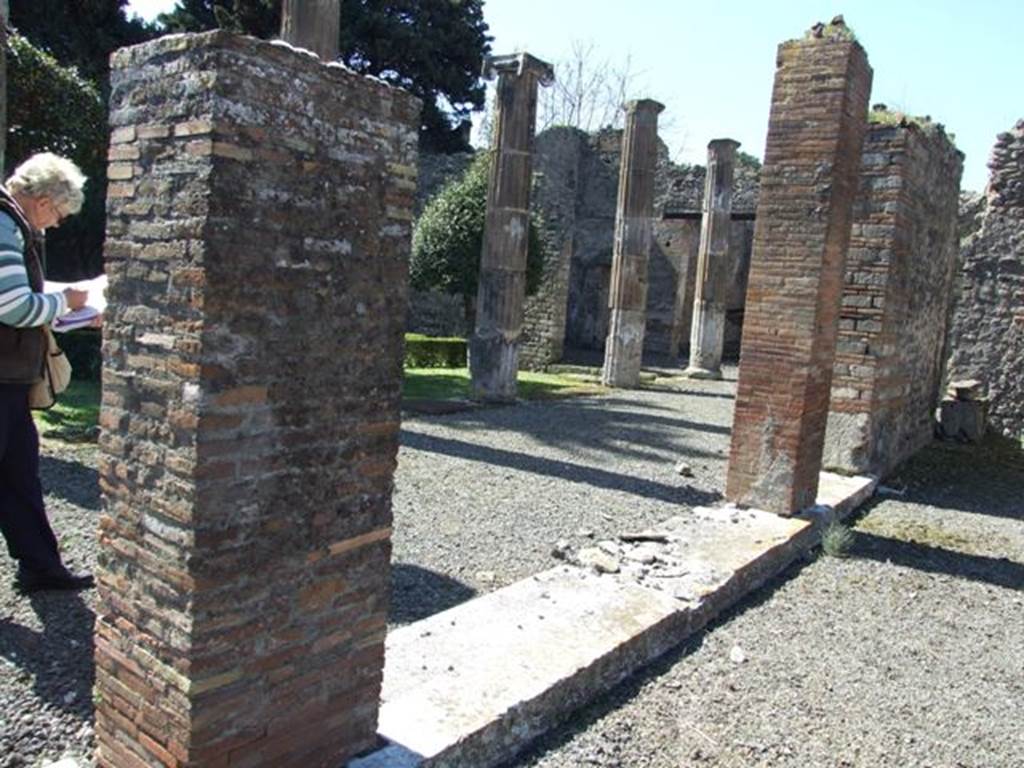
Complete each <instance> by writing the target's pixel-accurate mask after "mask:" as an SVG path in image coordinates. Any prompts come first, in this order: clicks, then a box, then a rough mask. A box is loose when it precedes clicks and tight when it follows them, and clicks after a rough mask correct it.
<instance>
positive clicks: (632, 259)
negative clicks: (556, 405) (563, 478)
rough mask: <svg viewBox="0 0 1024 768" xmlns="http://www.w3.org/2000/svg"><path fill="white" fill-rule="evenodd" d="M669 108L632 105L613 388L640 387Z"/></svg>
mask: <svg viewBox="0 0 1024 768" xmlns="http://www.w3.org/2000/svg"><path fill="white" fill-rule="evenodd" d="M664 108H665V106H664V105H663V104H659V103H658V102H657V101H653V100H651V99H640V100H637V101H631V102H629V103H627V104H626V130H625V131H624V133H623V135H622V161H621V165H620V166H619V197H618V205H617V207H616V210H615V241H614V251H613V254H612V275H611V285H610V287H609V290H608V307H609V308H610V310H611V316H610V318H609V322H608V340H607V342H606V343H605V347H604V366H603V368H602V369H601V381H602V383H604V384H605V385H607V386H610V387H635V386H636V385H637V384H638V383H639V381H640V364H641V359H642V357H643V351H644V326H645V325H646V323H647V259H648V257H649V255H650V252H651V238H652V233H653V231H654V221H653V219H652V216H653V213H654V166H655V163H656V161H657V153H658V114H659V113H660V112H661V111H662V110H663V109H664Z"/></svg>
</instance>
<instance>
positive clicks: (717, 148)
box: [708, 139, 740, 155]
mask: <svg viewBox="0 0 1024 768" xmlns="http://www.w3.org/2000/svg"><path fill="white" fill-rule="evenodd" d="M739 148H740V142H738V141H736V139H712V140H711V141H709V142H708V154H709V155H710V154H712V153H714V154H722V153H724V152H730V151H732V152H735V151H736V150H737V149H739Z"/></svg>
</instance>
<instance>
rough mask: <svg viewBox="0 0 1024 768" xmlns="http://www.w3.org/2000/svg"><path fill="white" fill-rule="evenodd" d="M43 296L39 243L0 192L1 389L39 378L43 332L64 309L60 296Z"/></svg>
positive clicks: (19, 212)
mask: <svg viewBox="0 0 1024 768" xmlns="http://www.w3.org/2000/svg"><path fill="white" fill-rule="evenodd" d="M42 290H43V270H42V265H41V264H40V260H39V248H38V243H37V242H35V238H34V236H33V232H32V229H31V227H30V225H29V223H28V221H27V220H26V218H25V214H24V211H22V210H21V207H20V206H19V205H18V204H17V202H15V201H14V199H13V198H12V197H11V196H10V195H9V194H8V193H7V190H6V189H4V188H3V187H0V383H3V384H32V383H34V382H36V381H38V380H39V379H40V378H41V377H42V374H43V361H44V358H45V354H46V344H47V339H46V335H45V334H44V333H43V329H42V326H43V325H45V324H46V323H49V322H50V321H52V320H53V319H54V318H55V317H56V316H57V315H59V314H61V313H62V312H63V311H64V310H65V309H66V308H67V301H66V300H65V298H64V294H63V293H60V294H50V295H46V294H43V293H42Z"/></svg>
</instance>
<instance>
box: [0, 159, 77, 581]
mask: <svg viewBox="0 0 1024 768" xmlns="http://www.w3.org/2000/svg"><path fill="white" fill-rule="evenodd" d="M84 184H85V176H83V175H82V172H81V171H80V170H79V169H78V167H77V166H76V165H75V164H74V163H72V162H71V161H70V160H66V159H64V158H62V157H58V156H57V155H53V154H50V153H48V152H46V153H42V154H38V155H34V156H32V157H31V158H29V159H28V160H26V161H25V162H24V163H22V164H21V165H20V166H18V168H17V169H16V170H15V171H14V174H13V175H12V176H11V178H10V179H8V180H7V184H6V188H0V530H2V531H3V534H4V538H5V539H6V540H7V549H8V551H9V552H10V553H11V557H13V558H14V559H16V560H17V561H18V575H17V578H16V581H15V587H17V588H18V589H19V590H21V591H22V592H33V591H36V590H40V589H83V588H86V587H91V586H92V583H93V579H92V576H90V575H79V574H74V573H72V572H71V571H69V570H68V569H67V568H66V567H65V566H64V564H63V562H61V558H60V552H59V550H58V548H57V539H56V537H55V536H54V535H53V531H52V530H51V529H50V524H49V521H48V520H47V519H46V509H45V508H44V506H43V488H42V484H41V483H40V481H39V436H38V435H37V433H36V428H35V424H34V423H33V421H32V415H31V413H30V412H29V407H28V391H29V387H30V386H31V385H32V384H33V383H34V382H36V381H38V380H39V379H40V378H41V376H42V369H43V362H44V357H43V355H44V350H45V349H46V340H45V334H44V332H43V329H42V326H44V325H46V324H48V323H50V322H51V321H52V320H53V319H54V318H56V317H57V316H58V315H60V314H62V313H63V312H66V311H68V310H71V309H79V308H80V307H82V306H83V305H84V304H85V301H86V298H87V296H86V292H85V291H78V290H74V289H67V290H65V291H63V292H62V293H43V269H42V263H41V259H40V247H39V245H40V244H39V239H38V237H39V233H41V232H42V231H43V230H46V229H49V228H50V227H56V226H57V225H58V224H60V223H61V221H62V220H64V219H65V218H67V217H68V216H70V215H72V214H74V213H77V212H78V211H79V210H80V209H81V207H82V186H83V185H84Z"/></svg>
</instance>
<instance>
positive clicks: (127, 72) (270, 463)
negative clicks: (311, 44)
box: [96, 32, 419, 768]
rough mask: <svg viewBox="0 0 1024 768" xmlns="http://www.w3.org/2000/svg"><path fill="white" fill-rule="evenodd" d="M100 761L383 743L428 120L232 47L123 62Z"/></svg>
mask: <svg viewBox="0 0 1024 768" xmlns="http://www.w3.org/2000/svg"><path fill="white" fill-rule="evenodd" d="M111 84H112V95H111V110H112V111H111V123H112V129H113V134H112V139H111V141H112V143H111V147H110V159H111V164H110V179H111V184H110V189H109V200H108V225H107V227H108V228H107V245H106V254H105V256H106V265H107V271H108V274H109V277H110V290H109V299H110V309H109V313H108V315H107V318H106V326H105V330H104V368H103V408H102V415H101V423H102V437H101V449H102V460H101V467H100V483H101V486H102V490H103V496H104V512H103V515H102V517H101V523H100V527H101V530H100V567H99V574H98V575H99V591H100V600H99V604H98V607H97V626H96V691H97V696H98V704H97V707H96V732H97V739H98V743H99V748H98V758H99V764H100V765H101V766H105V767H109V768H128V767H130V766H131V767H134V766H189V767H190V768H193V767H194V768H205V767H212V766H253V767H254V768H255V767H264V766H266V767H269V766H274V768H284V767H286V766H295V767H296V768H298V767H300V766H301V767H302V768H308V767H310V766H325V767H326V766H331V767H332V768H336V767H337V766H339V765H342V764H343V763H344V761H345V760H347V759H348V758H349V757H350V756H352V755H353V754H355V753H358V752H360V751H363V750H366V749H367V748H370V747H372V746H373V744H374V739H375V730H376V721H377V709H378V700H379V690H380V683H381V673H382V667H383V653H384V633H385V622H386V616H387V607H388V594H389V582H390V567H389V561H390V552H391V548H390V536H391V489H392V474H393V470H394V467H395V454H396V450H397V442H398V426H399V397H400V394H399V392H400V381H401V365H402V360H401V350H402V333H403V321H404V315H405V299H406V297H405V290H406V289H405V285H406V270H407V259H408V252H409V238H410V223H411V219H412V208H413V197H414V194H415V187H416V171H415V167H416V141H417V133H418V125H419V103H418V101H417V100H416V99H414V98H413V97H411V96H409V95H408V94H405V93H403V92H401V91H398V90H395V89H392V88H390V87H388V86H387V85H384V84H383V83H380V82H378V81H375V80H369V79H363V78H361V77H358V76H356V75H354V74H352V73H350V72H348V71H347V70H344V69H342V68H340V67H329V66H325V65H323V64H321V63H320V62H319V60H317V59H316V58H315V57H313V56H310V55H308V54H303V53H300V52H296V51H294V50H291V49H290V48H287V47H285V46H280V45H274V44H272V43H267V42H262V41H257V40H253V39H251V38H245V37H238V36H233V35H229V34H227V33H223V32H212V33H208V34H204V35H177V36H169V37H165V38H162V39H160V40H157V41H154V42H152V43H147V44H145V45H141V46H137V47H134V48H128V49H124V50H122V51H119V52H118V53H117V54H115V56H114V58H113V66H112V80H111Z"/></svg>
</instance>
